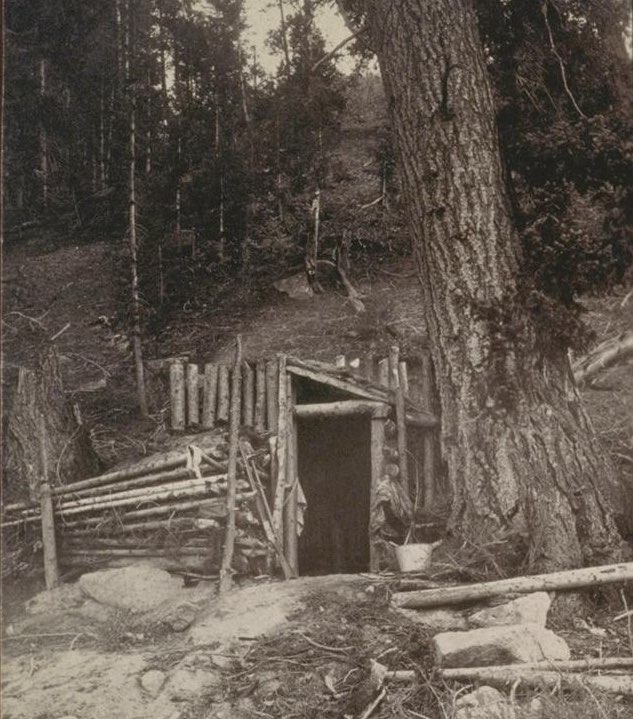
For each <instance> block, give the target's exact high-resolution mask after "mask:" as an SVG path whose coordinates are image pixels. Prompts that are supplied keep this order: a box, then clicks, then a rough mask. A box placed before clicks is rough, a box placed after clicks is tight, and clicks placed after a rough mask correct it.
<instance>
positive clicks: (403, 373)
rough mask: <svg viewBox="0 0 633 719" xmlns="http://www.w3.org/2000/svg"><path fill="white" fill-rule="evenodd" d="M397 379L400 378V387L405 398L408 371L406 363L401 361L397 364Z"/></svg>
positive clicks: (407, 390)
mask: <svg viewBox="0 0 633 719" xmlns="http://www.w3.org/2000/svg"><path fill="white" fill-rule="evenodd" d="M398 377H399V378H400V386H401V387H402V391H403V392H404V394H405V397H406V396H407V395H408V394H409V370H408V368H407V363H406V362H404V361H402V360H401V361H400V362H398Z"/></svg>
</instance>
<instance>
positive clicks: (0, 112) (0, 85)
mask: <svg viewBox="0 0 633 719" xmlns="http://www.w3.org/2000/svg"><path fill="white" fill-rule="evenodd" d="M4 38H5V34H4V3H2V5H0V252H2V248H3V247H4V63H5V59H6V53H5V49H4Z"/></svg>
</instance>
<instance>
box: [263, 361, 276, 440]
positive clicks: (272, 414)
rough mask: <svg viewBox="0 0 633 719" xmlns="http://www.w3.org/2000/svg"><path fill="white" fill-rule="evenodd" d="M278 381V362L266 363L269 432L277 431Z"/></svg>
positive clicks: (267, 426) (267, 422)
mask: <svg viewBox="0 0 633 719" xmlns="http://www.w3.org/2000/svg"><path fill="white" fill-rule="evenodd" d="M278 381H279V377H278V372H277V360H268V362H266V428H267V429H268V431H269V432H276V431H277V410H278V406H277V404H278V400H279V390H278V388H277V382H278Z"/></svg>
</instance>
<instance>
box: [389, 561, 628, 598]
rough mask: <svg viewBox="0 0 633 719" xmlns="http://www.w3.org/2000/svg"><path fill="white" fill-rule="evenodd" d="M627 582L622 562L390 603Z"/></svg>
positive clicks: (429, 593)
mask: <svg viewBox="0 0 633 719" xmlns="http://www.w3.org/2000/svg"><path fill="white" fill-rule="evenodd" d="M630 580H633V562H625V563H623V564H607V565H604V566H601V567H585V568H583V569H570V570H567V571H563V572H553V573H551V574H535V575H533V576H529V577H514V578H512V579H499V580H497V581H494V582H482V583H481V584H467V585H461V586H457V587H444V588H442V589H425V590H422V591H419V592H397V593H396V594H394V595H393V597H392V601H393V603H394V604H395V605H396V606H398V607H405V608H408V609H421V608H427V607H437V606H447V605H451V604H462V603H463V602H473V601H477V600H480V599H487V598H488V597H494V596H498V595H500V594H510V593H513V592H517V593H520V594H522V593H527V592H538V591H551V590H556V589H562V590H567V589H579V588H581V587H589V586H598V585H602V584H614V583H616V582H626V581H630Z"/></svg>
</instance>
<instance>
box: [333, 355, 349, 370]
mask: <svg viewBox="0 0 633 719" xmlns="http://www.w3.org/2000/svg"><path fill="white" fill-rule="evenodd" d="M334 364H335V365H336V366H337V367H345V365H346V364H347V362H346V360H345V355H336V357H335V359H334Z"/></svg>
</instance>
